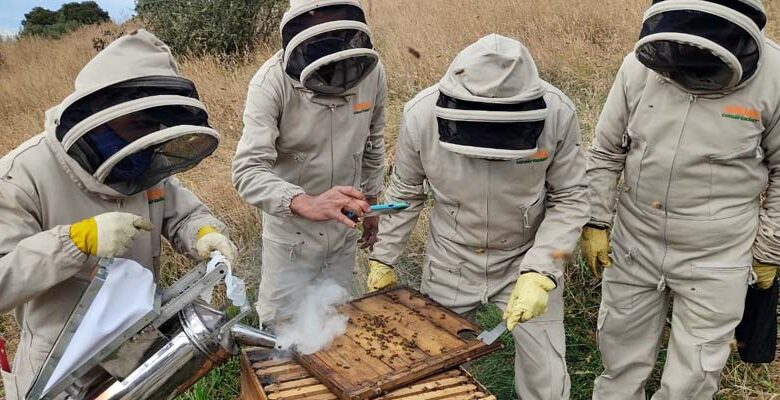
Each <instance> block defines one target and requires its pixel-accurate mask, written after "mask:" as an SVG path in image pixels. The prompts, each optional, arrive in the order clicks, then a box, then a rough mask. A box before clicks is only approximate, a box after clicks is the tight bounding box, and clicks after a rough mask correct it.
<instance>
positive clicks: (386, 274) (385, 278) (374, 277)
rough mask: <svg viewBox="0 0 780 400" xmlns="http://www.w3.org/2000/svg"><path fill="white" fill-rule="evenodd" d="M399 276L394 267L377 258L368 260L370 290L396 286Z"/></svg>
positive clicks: (374, 290)
mask: <svg viewBox="0 0 780 400" xmlns="http://www.w3.org/2000/svg"><path fill="white" fill-rule="evenodd" d="M396 283H398V276H396V274H395V270H394V269H393V267H391V266H389V265H387V264H385V263H383V262H380V261H376V260H369V261H368V291H369V292H376V291H377V290H382V289H385V288H389V287H392V286H395V284H396Z"/></svg>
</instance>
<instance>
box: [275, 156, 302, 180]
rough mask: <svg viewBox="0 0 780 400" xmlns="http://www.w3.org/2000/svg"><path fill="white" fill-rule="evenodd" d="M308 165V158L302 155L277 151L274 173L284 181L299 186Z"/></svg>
mask: <svg viewBox="0 0 780 400" xmlns="http://www.w3.org/2000/svg"><path fill="white" fill-rule="evenodd" d="M308 163H309V157H308V156H306V155H305V154H303V153H299V152H293V151H286V150H281V149H277V153H276V164H275V165H274V171H275V172H276V173H277V174H278V175H279V177H280V178H282V179H284V180H285V181H287V182H290V183H292V184H294V185H298V186H301V185H303V183H304V173H305V171H306V167H307V165H308Z"/></svg>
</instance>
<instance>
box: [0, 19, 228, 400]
mask: <svg viewBox="0 0 780 400" xmlns="http://www.w3.org/2000/svg"><path fill="white" fill-rule="evenodd" d="M45 125H46V128H45V132H44V133H42V134H40V135H37V136H35V137H33V138H32V139H30V140H28V141H27V142H26V143H24V144H22V145H21V146H19V147H18V148H16V149H15V150H14V151H12V152H11V153H9V154H7V155H6V156H5V157H3V158H2V159H0V256H1V257H0V293H1V294H2V295H0V312H6V311H10V310H13V311H14V314H15V317H16V321H17V322H18V324H19V326H20V329H21V340H20V342H19V348H18V350H17V352H16V357H15V359H14V363H13V369H12V373H7V372H3V386H4V387H5V394H6V398H7V399H9V400H21V399H22V398H24V396H25V393H26V392H27V390H28V388H29V386H30V385H31V383H32V380H33V379H34V378H35V376H36V374H37V373H38V370H39V368H40V367H41V365H42V364H43V362H44V360H45V359H46V356H47V354H48V353H49V351H50V350H51V348H52V346H53V344H54V341H55V340H56V339H57V336H58V335H59V333H60V330H61V329H62V327H63V326H64V324H65V322H66V320H67V318H68V316H69V315H70V313H71V311H72V310H73V307H74V306H75V304H76V302H77V301H78V300H79V298H80V297H81V295H82V292H83V288H84V285H83V284H82V283H79V281H80V280H82V279H89V276H90V275H91V273H92V272H93V271H94V269H95V268H96V267H97V263H98V259H99V258H100V257H107V258H111V257H122V258H128V259H132V260H134V261H136V262H138V263H140V264H141V265H143V266H145V267H147V268H149V269H151V270H152V271H153V272H154V273H155V276H157V274H158V272H159V270H158V268H159V258H160V251H161V247H160V246H161V241H162V238H163V237H165V238H166V239H167V240H168V241H169V242H170V243H171V244H172V245H173V247H174V249H176V250H177V251H179V252H182V253H185V254H188V255H190V256H192V257H193V258H198V259H202V258H205V257H207V256H208V255H209V253H210V252H211V251H212V250H219V251H221V252H222V253H224V254H225V255H226V256H228V257H229V258H234V257H235V246H234V245H233V244H232V243H231V242H230V240H229V239H228V238H227V237H226V236H225V235H224V234H223V232H224V231H225V226H224V225H223V224H222V223H221V222H220V221H218V220H217V219H216V218H214V216H213V215H212V214H211V212H209V210H208V209H207V208H206V207H205V206H204V205H203V204H202V203H201V202H200V200H198V198H197V197H195V195H194V194H193V193H191V192H190V191H189V190H187V189H185V188H184V187H183V186H182V185H181V184H180V183H179V181H178V180H177V179H176V178H174V177H172V175H173V174H175V173H177V172H182V171H185V170H188V169H190V168H193V167H195V166H196V165H197V164H198V163H199V162H200V161H201V160H203V159H204V158H205V157H207V156H209V155H210V154H211V153H212V152H213V151H214V150H215V149H216V148H217V145H218V142H219V135H218V134H217V132H216V131H214V130H213V129H211V128H210V127H209V124H208V114H207V112H206V109H205V106H204V105H203V103H201V102H200V101H199V100H198V94H197V91H196V90H195V86H194V85H193V83H192V82H190V81H189V80H187V79H184V78H182V77H180V75H179V70H178V68H177V66H176V62H175V60H174V58H173V56H171V53H170V51H169V49H168V47H167V46H166V45H165V44H163V43H162V42H161V41H160V40H159V39H157V38H156V37H154V36H153V35H152V34H150V33H148V32H146V31H143V30H140V31H137V32H134V33H131V34H129V35H127V36H125V37H122V38H120V39H118V40H116V41H115V42H114V43H112V44H111V45H109V46H108V47H107V48H106V49H105V50H103V51H102V52H100V53H99V54H98V55H97V56H95V58H93V59H92V60H91V61H90V62H89V63H88V64H87V65H86V66H85V67H84V69H82V70H81V72H80V73H79V75H78V77H77V78H76V82H75V92H74V93H73V94H72V95H70V96H68V97H67V98H66V99H65V100H64V101H63V102H62V103H61V104H60V105H58V106H56V107H54V108H52V109H50V110H49V111H48V112H47V113H46V124H45ZM128 301H132V299H128Z"/></svg>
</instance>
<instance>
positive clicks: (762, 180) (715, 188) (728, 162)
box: [708, 138, 768, 215]
mask: <svg viewBox="0 0 780 400" xmlns="http://www.w3.org/2000/svg"><path fill="white" fill-rule="evenodd" d="M747 142H748V143H747V144H746V145H743V146H742V147H741V148H738V149H737V150H734V151H731V152H726V153H721V154H714V155H711V156H709V165H710V182H709V183H710V198H709V202H708V204H709V213H710V215H718V214H720V213H721V212H723V211H724V210H726V209H728V208H731V207H734V206H738V205H740V204H739V203H736V204H735V203H734V199H740V198H741V199H743V200H744V201H745V202H748V201H751V200H752V199H755V198H756V197H757V196H758V195H759V193H761V191H763V189H764V187H765V186H766V184H767V177H768V172H767V169H766V168H765V167H764V166H763V165H762V164H763V160H764V151H763V149H762V148H761V142H760V139H759V138H751V139H750V140H748V141H747Z"/></svg>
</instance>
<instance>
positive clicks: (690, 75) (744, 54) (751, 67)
mask: <svg viewBox="0 0 780 400" xmlns="http://www.w3.org/2000/svg"><path fill="white" fill-rule="evenodd" d="M669 32H674V33H684V34H689V35H693V36H697V37H701V38H704V39H708V40H710V41H712V42H714V43H717V44H718V45H720V46H722V47H723V48H725V49H726V50H728V51H729V52H730V53H731V54H733V55H734V56H735V57H736V58H737V59H738V60H739V62H740V64H741V65H742V70H743V74H742V77H741V81H740V82H744V81H745V80H747V79H749V78H750V77H751V76H753V75H754V74H755V72H756V70H757V69H758V63H759V44H758V43H756V41H755V39H754V38H753V37H752V36H751V35H750V34H749V33H748V32H747V31H746V30H744V29H743V28H742V27H740V26H738V25H736V24H734V23H732V22H730V21H728V20H726V19H723V18H721V17H718V16H715V15H712V14H708V13H704V12H700V11H692V10H679V11H669V12H665V13H661V14H658V15H655V16H653V17H651V18H649V19H647V20H646V21H645V23H644V24H643V25H642V32H641V34H640V37H641V38H644V37H646V36H649V35H653V34H657V33H669ZM637 58H638V59H639V61H640V62H642V63H643V64H644V65H645V66H647V67H648V68H650V69H653V70H655V71H657V72H659V73H660V74H661V75H664V76H667V77H669V78H670V79H673V80H675V81H676V82H678V83H680V84H681V85H683V86H684V87H686V88H688V89H693V90H705V91H717V90H721V89H724V88H726V86H728V84H729V83H730V81H731V76H732V75H733V73H734V71H732V69H731V68H730V67H729V65H728V64H726V63H725V62H724V61H723V60H722V59H721V57H719V56H717V55H716V54H714V53H713V52H711V51H708V50H706V49H703V48H701V47H697V46H693V45H691V44H687V43H680V42H677V41H671V40H658V41H652V42H649V43H647V44H645V45H643V46H641V47H640V48H639V49H638V50H637Z"/></svg>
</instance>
